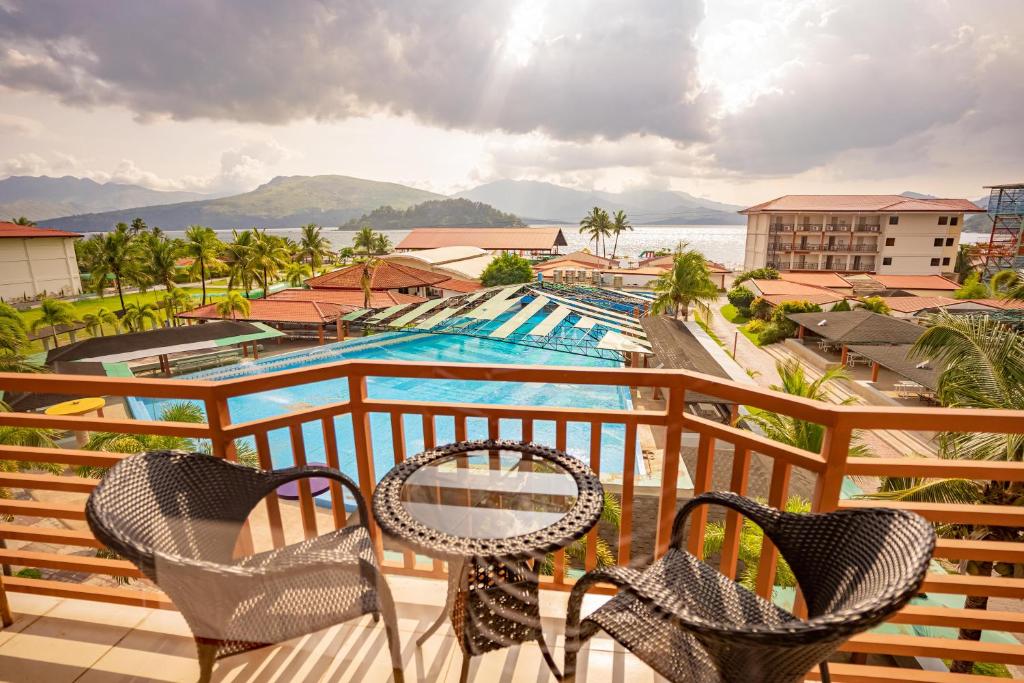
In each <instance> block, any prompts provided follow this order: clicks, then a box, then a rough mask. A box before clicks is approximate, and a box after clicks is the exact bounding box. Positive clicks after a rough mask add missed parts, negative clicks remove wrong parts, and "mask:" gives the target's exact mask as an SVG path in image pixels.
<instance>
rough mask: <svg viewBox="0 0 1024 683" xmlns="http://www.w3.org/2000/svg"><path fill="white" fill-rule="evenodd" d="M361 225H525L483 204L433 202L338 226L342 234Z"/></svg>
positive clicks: (376, 211) (381, 211)
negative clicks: (342, 231) (343, 231)
mask: <svg viewBox="0 0 1024 683" xmlns="http://www.w3.org/2000/svg"><path fill="white" fill-rule="evenodd" d="M364 225H370V226H373V228H374V229H375V230H406V229H408V228H416V227H420V226H424V225H430V226H447V227H461V226H475V227H477V226H478V227H487V228H496V227H505V226H511V227H520V226H523V225H525V223H523V221H522V220H520V219H519V217H518V216H516V215H515V214H511V213H505V212H502V211H498V210H497V209H495V208H494V207H493V206H490V205H488V204H484V203H483V202H471V201H470V200H468V199H432V200H430V201H427V202H423V203H422V204H417V205H415V206H410V207H409V208H407V209H396V208H394V207H391V206H382V207H380V208H377V209H374V210H373V211H371V212H370V213H367V214H363V215H362V216H360V217H359V218H354V219H352V220H350V221H349V222H347V223H345V224H344V225H342V226H340V227H341V229H342V230H358V229H359V228H361V227H363V226H364Z"/></svg>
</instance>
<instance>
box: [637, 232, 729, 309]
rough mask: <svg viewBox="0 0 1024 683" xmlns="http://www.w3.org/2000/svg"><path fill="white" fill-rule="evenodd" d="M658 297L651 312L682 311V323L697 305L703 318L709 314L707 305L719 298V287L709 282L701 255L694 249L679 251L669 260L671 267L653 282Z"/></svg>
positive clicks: (706, 266)
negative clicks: (692, 307)
mask: <svg viewBox="0 0 1024 683" xmlns="http://www.w3.org/2000/svg"><path fill="white" fill-rule="evenodd" d="M654 291H655V293H656V294H657V297H656V298H655V299H654V304H653V306H652V307H651V310H652V311H654V312H655V313H666V312H668V311H672V315H673V316H678V315H679V313H680V312H682V315H683V320H686V319H687V318H688V317H689V314H690V306H691V305H693V306H696V307H697V309H698V310H699V311H701V312H702V313H703V314H704V316H705V317H707V316H708V315H710V313H711V309H710V307H709V304H711V303H712V302H714V301H716V300H717V299H718V287H716V286H715V283H714V282H712V280H711V273H710V272H709V271H708V264H707V261H706V260H705V259H704V255H703V254H701V253H700V252H699V251H697V250H695V249H687V250H685V251H682V250H680V251H679V252H677V253H676V255H675V258H674V259H673V260H672V267H671V269H669V270H668V272H666V273H664V274H662V275H661V276H659V277H658V279H657V280H655V282H654Z"/></svg>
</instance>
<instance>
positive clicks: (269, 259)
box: [249, 229, 288, 299]
mask: <svg viewBox="0 0 1024 683" xmlns="http://www.w3.org/2000/svg"><path fill="white" fill-rule="evenodd" d="M253 233H254V234H253V239H252V246H251V247H250V248H249V259H250V260H251V261H252V267H253V268H255V269H256V270H257V271H258V272H260V273H261V275H262V277H261V278H260V283H261V284H262V285H263V298H264V299H266V298H267V294H269V293H270V291H269V290H270V280H271V278H273V277H274V276H276V275H277V272H278V270H280V269H281V268H283V267H284V265H285V264H286V263H287V262H288V250H287V249H286V248H285V246H284V243H283V241H282V240H281V239H280V238H278V237H275V236H274V235H270V234H268V233H267V231H266V230H256V229H253Z"/></svg>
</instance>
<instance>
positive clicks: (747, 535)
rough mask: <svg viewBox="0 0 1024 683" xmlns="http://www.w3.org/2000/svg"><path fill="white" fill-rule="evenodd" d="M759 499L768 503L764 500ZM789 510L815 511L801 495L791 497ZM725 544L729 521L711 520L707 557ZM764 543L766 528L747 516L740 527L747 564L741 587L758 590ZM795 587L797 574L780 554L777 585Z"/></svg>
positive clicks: (742, 559) (742, 553) (741, 549)
mask: <svg viewBox="0 0 1024 683" xmlns="http://www.w3.org/2000/svg"><path fill="white" fill-rule="evenodd" d="M758 502H760V503H764V500H763V499H762V500H759V501H758ZM784 509H785V511H786V512H792V513H797V514H802V513H807V512H810V511H811V503H810V501H808V500H805V499H803V498H801V497H800V496H790V497H789V499H788V500H787V501H786V505H785V507H784ZM724 544H725V522H709V523H708V524H707V525H706V526H705V527H704V557H711V556H712V555H715V554H716V553H720V552H722V546H723V545H724ZM762 545H764V530H763V529H761V527H759V526H758V525H757V524H755V523H754V522H752V521H750V520H749V519H746V518H744V519H743V526H742V527H740V546H739V560H740V562H741V563H743V573H742V574H740V575H739V583H740V585H741V586H743V587H745V588H747V589H749V590H756V589H757V575H758V565H759V564H760V562H761V546H762ZM774 585H776V586H783V587H787V588H792V587H794V586H796V576H795V575H794V574H793V570H792V569H790V567H789V563H788V562H786V558H784V557H782V556H779V557H778V560H777V564H776V566H775V584H774Z"/></svg>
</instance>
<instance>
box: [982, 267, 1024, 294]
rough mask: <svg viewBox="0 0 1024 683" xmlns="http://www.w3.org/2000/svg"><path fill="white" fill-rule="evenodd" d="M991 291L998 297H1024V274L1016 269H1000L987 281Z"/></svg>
mask: <svg viewBox="0 0 1024 683" xmlns="http://www.w3.org/2000/svg"><path fill="white" fill-rule="evenodd" d="M989 286H990V287H991V288H992V293H993V294H995V295H996V296H998V297H999V298H1000V299H1024V274H1021V273H1020V272H1018V271H1016V270H1001V271H999V272H998V273H996V274H995V275H993V276H992V279H991V280H990V281H989Z"/></svg>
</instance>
